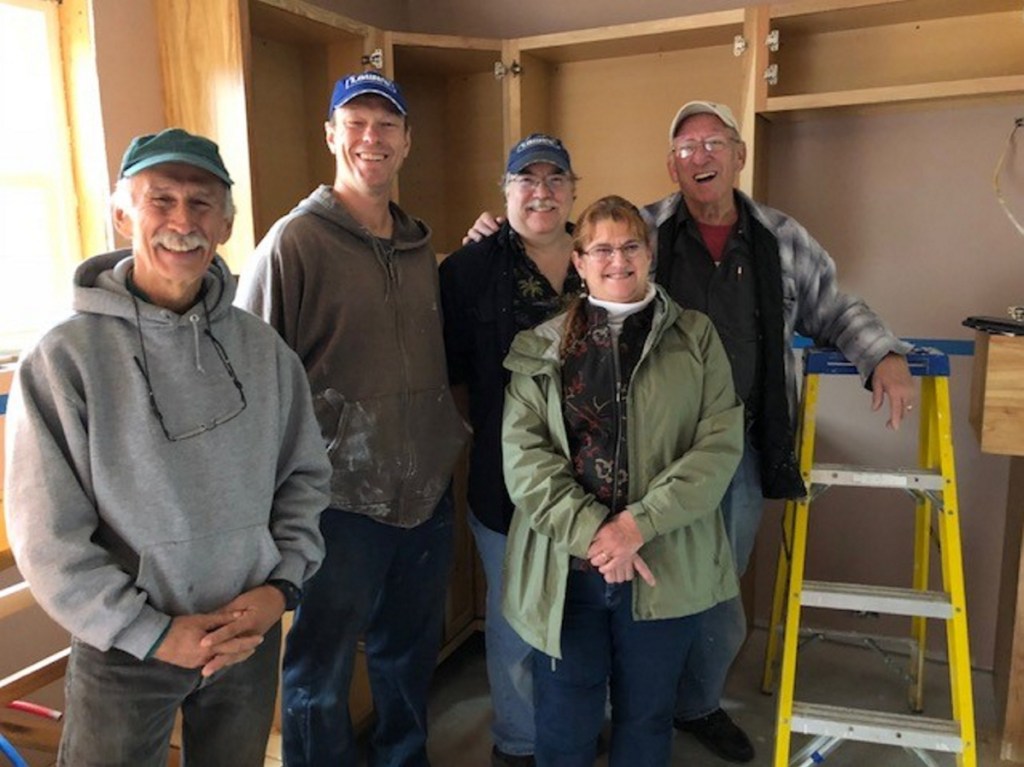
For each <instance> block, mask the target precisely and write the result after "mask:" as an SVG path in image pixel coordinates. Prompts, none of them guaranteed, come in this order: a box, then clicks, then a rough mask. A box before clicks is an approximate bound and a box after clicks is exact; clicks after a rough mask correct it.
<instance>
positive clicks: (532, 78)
mask: <svg viewBox="0 0 1024 767" xmlns="http://www.w3.org/2000/svg"><path fill="white" fill-rule="evenodd" d="M520 59H521V61H520V64H521V66H522V73H521V74H520V75H518V76H516V79H517V80H518V81H519V83H520V85H519V89H520V97H521V102H520V114H519V118H520V123H519V128H520V130H519V132H518V133H516V134H515V135H513V136H511V139H510V140H509V141H507V142H506V144H507V145H506V147H505V149H506V151H507V150H509V149H511V148H512V147H513V146H515V144H516V142H518V141H519V140H520V139H522V138H524V137H525V136H529V135H530V134H531V133H551V132H552V131H553V130H554V129H553V128H552V127H551V123H552V120H553V119H554V115H553V111H554V110H553V108H552V78H553V77H554V72H555V71H556V68H555V65H554V64H551V63H550V62H547V61H545V60H544V59H542V58H539V57H538V56H534V55H532V54H530V53H528V52H526V51H522V52H521V57H520ZM505 63H506V64H508V63H509V62H505ZM570 154H571V152H570ZM574 162H575V160H574Z"/></svg>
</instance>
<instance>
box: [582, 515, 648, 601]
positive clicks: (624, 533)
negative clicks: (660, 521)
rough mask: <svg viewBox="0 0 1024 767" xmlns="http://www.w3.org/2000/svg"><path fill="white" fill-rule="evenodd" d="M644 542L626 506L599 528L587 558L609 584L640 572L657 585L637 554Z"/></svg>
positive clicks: (627, 579) (622, 581)
mask: <svg viewBox="0 0 1024 767" xmlns="http://www.w3.org/2000/svg"><path fill="white" fill-rule="evenodd" d="M643 545H644V539H643V536H642V535H641V534H640V528H639V527H637V524H636V520H635V519H633V514H632V513H631V512H630V511H629V510H628V509H627V510H625V511H622V512H620V513H619V514H616V515H615V516H613V517H611V518H610V519H608V520H607V521H606V522H605V523H604V524H603V525H601V527H600V528H598V530H597V532H596V533H595V534H594V540H592V541H591V542H590V546H589V547H588V548H587V559H588V560H589V561H590V564H591V565H592V566H593V567H594V568H595V569H596V570H597V571H598V572H600V573H601V575H603V576H604V579H605V581H607V582H608V583H624V582H625V581H631V580H633V576H634V575H639V576H640V577H641V578H643V579H644V580H645V581H646V582H647V583H648V584H649V585H651V586H654V585H655V584H656V581H655V579H654V575H653V574H652V573H651V569H650V568H649V567H648V566H647V563H646V562H644V560H643V557H641V556H640V555H639V554H638V553H637V552H638V551H639V550H640V547H641V546H643Z"/></svg>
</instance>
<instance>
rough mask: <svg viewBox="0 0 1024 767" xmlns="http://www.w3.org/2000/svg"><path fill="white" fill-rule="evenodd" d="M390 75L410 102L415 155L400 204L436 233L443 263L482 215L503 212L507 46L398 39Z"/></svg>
mask: <svg viewBox="0 0 1024 767" xmlns="http://www.w3.org/2000/svg"><path fill="white" fill-rule="evenodd" d="M383 53H384V71H385V73H386V74H387V75H388V76H389V77H393V78H394V79H395V80H396V82H398V84H399V85H400V86H401V88H402V92H403V93H404V94H405V97H406V100H407V101H408V103H409V113H410V124H411V126H412V150H411V152H410V154H409V158H408V160H406V163H405V165H404V166H403V168H402V173H401V178H400V179H399V192H398V198H399V200H400V201H401V204H402V207H403V208H405V209H406V210H407V211H409V212H411V213H413V214H414V215H416V216H417V217H419V218H422V219H423V220H424V221H426V222H427V224H428V225H429V226H430V228H431V229H432V231H433V233H434V239H433V242H434V248H435V250H436V251H437V253H438V255H439V257H440V256H442V255H443V254H447V253H450V252H451V251H453V250H455V249H456V248H458V247H459V245H460V244H461V242H462V237H463V235H464V234H465V233H466V229H467V228H468V226H469V224H471V223H472V222H473V221H474V220H475V219H476V216H477V214H478V213H479V212H480V211H481V210H483V209H484V208H488V209H491V210H494V209H499V208H501V207H503V204H504V202H503V197H502V194H501V190H500V187H499V185H498V183H499V181H500V179H501V174H502V171H503V170H504V163H503V161H502V160H503V154H504V147H503V145H502V119H503V108H502V88H501V83H500V82H499V81H498V80H497V79H495V76H494V63H495V62H496V61H498V60H499V59H500V57H501V41H500V40H489V39H482V38H468V37H442V36H436V35H415V34H409V33H399V32H392V33H387V34H385V36H384V47H383Z"/></svg>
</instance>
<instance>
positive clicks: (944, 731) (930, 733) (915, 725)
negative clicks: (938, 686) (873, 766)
mask: <svg viewBox="0 0 1024 767" xmlns="http://www.w3.org/2000/svg"><path fill="white" fill-rule="evenodd" d="M791 726H792V730H793V732H799V733H803V734H805V735H828V736H830V737H837V738H846V739H848V740H857V741H861V742H864V743H880V744H882V745H887V746H903V747H905V748H921V749H925V750H928V751H944V752H946V753H949V754H959V753H961V752H962V751H963V748H964V746H963V740H962V739H961V737H960V725H959V724H958V723H957V722H954V721H951V720H947V719H932V718H930V717H924V716H912V715H909V714H890V713H886V712H882V711H866V710H864V709H859V708H844V707H842V706H823V705H820V704H817V703H798V702H794V703H793V719H792V725H791Z"/></svg>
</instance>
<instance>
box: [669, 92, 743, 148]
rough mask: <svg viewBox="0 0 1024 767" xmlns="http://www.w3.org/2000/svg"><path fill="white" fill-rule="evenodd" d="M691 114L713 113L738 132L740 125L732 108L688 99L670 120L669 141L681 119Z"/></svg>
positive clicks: (680, 123) (681, 122)
mask: <svg viewBox="0 0 1024 767" xmlns="http://www.w3.org/2000/svg"><path fill="white" fill-rule="evenodd" d="M693 115H714V116H715V117H717V118H718V119H719V120H721V121H722V122H723V123H725V125H726V127H728V128H732V129H733V130H734V131H736V133H737V134H738V133H739V132H740V126H739V124H738V123H737V122H736V118H735V117H734V116H733V113H732V110H731V109H729V107H727V106H726V105H725V104H716V103H715V102H714V101H688V102H686V103H685V104H683V106H682V107H680V109H679V111H678V112H676V116H675V119H673V120H672V125H671V127H669V129H668V140H669V143H672V141H673V139H675V137H676V131H678V130H679V126H680V125H682V124H683V120H685V119H686V118H687V117H692V116H693Z"/></svg>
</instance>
